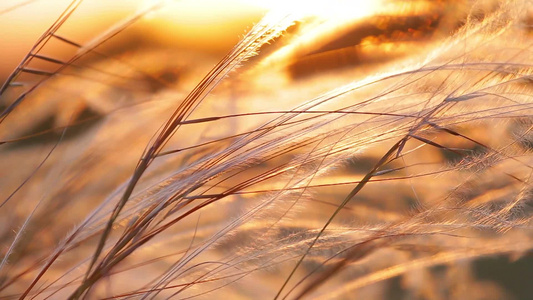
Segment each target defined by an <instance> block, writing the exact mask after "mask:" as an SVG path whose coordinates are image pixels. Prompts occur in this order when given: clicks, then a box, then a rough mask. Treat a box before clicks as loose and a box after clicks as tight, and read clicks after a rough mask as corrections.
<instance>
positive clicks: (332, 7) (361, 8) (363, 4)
mask: <svg viewBox="0 0 533 300" xmlns="http://www.w3.org/2000/svg"><path fill="white" fill-rule="evenodd" d="M241 1H242V2H246V3H252V4H254V5H257V6H259V7H262V8H265V9H268V10H275V11H280V12H286V13H293V14H294V13H295V14H298V15H300V16H317V17H323V18H343V19H345V18H350V19H357V18H362V17H365V16H369V15H372V14H374V13H376V11H378V10H379V8H380V7H381V6H382V4H383V3H382V0H376V1H368V0H351V1H348V0H331V1H305V0H293V1H286V0H271V1H264V0H241Z"/></svg>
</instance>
